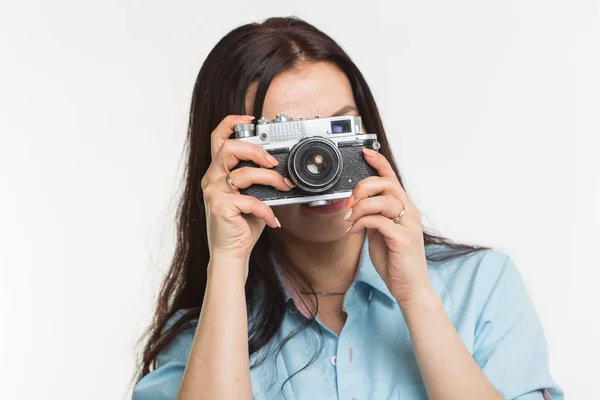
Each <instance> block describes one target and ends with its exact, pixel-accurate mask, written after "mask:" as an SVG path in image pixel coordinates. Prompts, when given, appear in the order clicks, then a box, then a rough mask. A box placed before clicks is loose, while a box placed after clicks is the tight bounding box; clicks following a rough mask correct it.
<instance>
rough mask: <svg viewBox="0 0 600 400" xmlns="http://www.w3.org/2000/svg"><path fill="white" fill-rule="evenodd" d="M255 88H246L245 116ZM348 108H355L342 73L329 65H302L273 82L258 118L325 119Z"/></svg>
mask: <svg viewBox="0 0 600 400" xmlns="http://www.w3.org/2000/svg"><path fill="white" fill-rule="evenodd" d="M256 86H257V83H253V84H252V85H251V86H250V87H249V89H248V95H247V97H246V105H247V107H246V108H247V110H248V113H251V111H252V110H253V104H252V101H253V99H254V95H255V93H256ZM348 105H349V106H354V107H356V103H355V101H354V96H353V95H352V86H351V85H350V81H349V80H348V77H347V76H346V74H344V72H342V71H341V70H340V69H339V68H338V67H337V66H335V65H334V64H331V63H325V62H320V63H305V64H301V65H299V66H298V67H296V68H294V69H293V70H289V71H285V72H282V73H281V74H279V75H277V76H276V77H275V78H274V79H273V81H272V82H271V85H270V86H269V89H268V90H267V95H266V97H265V102H264V105H263V112H262V115H261V116H262V117H266V118H269V119H273V118H275V115H276V114H280V113H285V114H287V115H288V116H290V117H292V118H298V117H305V118H306V117H310V118H312V117H314V116H315V115H320V116H322V117H328V116H331V115H333V113H335V112H336V111H338V110H339V109H341V108H342V107H344V106H348Z"/></svg>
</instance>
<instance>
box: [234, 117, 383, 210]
mask: <svg viewBox="0 0 600 400" xmlns="http://www.w3.org/2000/svg"><path fill="white" fill-rule="evenodd" d="M234 131H235V132H234V135H235V140H244V141H247V142H251V143H254V144H257V145H259V146H261V147H262V148H264V149H265V150H266V151H268V152H269V153H270V154H271V155H272V156H273V157H275V158H276V159H277V161H279V164H278V165H277V166H276V167H274V168H273V169H274V170H276V171H277V172H279V173H280V174H281V175H283V176H284V177H286V178H288V179H290V180H292V181H293V182H294V183H295V184H296V187H295V188H294V189H292V190H290V191H288V192H283V191H280V190H278V189H275V188H273V187H271V186H265V185H252V186H250V187H248V188H246V189H241V190H240V192H241V193H242V194H245V195H249V196H254V197H256V198H258V199H260V200H262V201H264V202H265V203H267V204H268V205H271V206H278V205H287V204H301V203H308V204H309V205H310V206H319V205H325V204H328V203H330V202H331V201H334V200H338V199H343V198H346V197H349V196H350V195H351V194H352V190H353V189H354V187H355V186H356V184H357V183H358V182H359V181H361V180H362V179H365V178H367V177H369V176H376V175H377V172H376V171H375V169H373V168H372V167H371V166H370V165H369V164H367V162H366V161H365V159H364V156H363V148H364V147H367V148H369V149H372V150H376V151H377V150H379V147H380V144H379V142H378V141H377V135H376V134H368V133H363V131H362V120H361V118H360V117H358V116H341V117H330V118H320V117H319V116H316V117H315V118H313V119H310V118H307V119H303V118H299V119H298V120H294V119H292V118H289V117H288V116H287V115H286V114H278V115H277V116H276V118H275V119H274V120H271V121H269V120H268V119H267V118H261V119H260V120H258V122H257V124H256V125H254V124H241V125H236V126H235V128H234ZM242 167H256V168H262V167H261V166H259V165H256V164H255V163H253V162H251V161H242V162H240V163H239V164H238V165H237V166H236V167H235V168H234V169H237V168H242Z"/></svg>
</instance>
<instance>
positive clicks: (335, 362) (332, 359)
mask: <svg viewBox="0 0 600 400" xmlns="http://www.w3.org/2000/svg"><path fill="white" fill-rule="evenodd" d="M336 364H337V357H336V356H333V357H331V365H333V366H334V367H335V365H336Z"/></svg>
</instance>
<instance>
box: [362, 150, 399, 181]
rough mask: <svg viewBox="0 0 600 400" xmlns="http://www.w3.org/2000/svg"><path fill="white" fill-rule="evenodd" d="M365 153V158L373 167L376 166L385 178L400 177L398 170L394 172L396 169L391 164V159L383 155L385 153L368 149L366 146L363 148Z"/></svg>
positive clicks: (379, 173)
mask: <svg viewBox="0 0 600 400" xmlns="http://www.w3.org/2000/svg"><path fill="white" fill-rule="evenodd" d="M363 153H364V154H365V160H366V161H367V163H368V164H369V165H370V166H371V167H373V168H375V170H376V171H377V174H378V175H379V176H381V177H383V178H395V179H398V176H397V175H396V172H394V169H393V168H392V166H391V165H390V163H389V161H388V160H387V159H386V158H385V157H384V156H383V154H381V153H379V152H377V151H375V150H371V149H367V148H366V147H365V148H363Z"/></svg>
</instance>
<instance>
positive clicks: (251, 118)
mask: <svg viewBox="0 0 600 400" xmlns="http://www.w3.org/2000/svg"><path fill="white" fill-rule="evenodd" d="M242 118H244V119H249V120H253V119H254V115H242Z"/></svg>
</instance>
